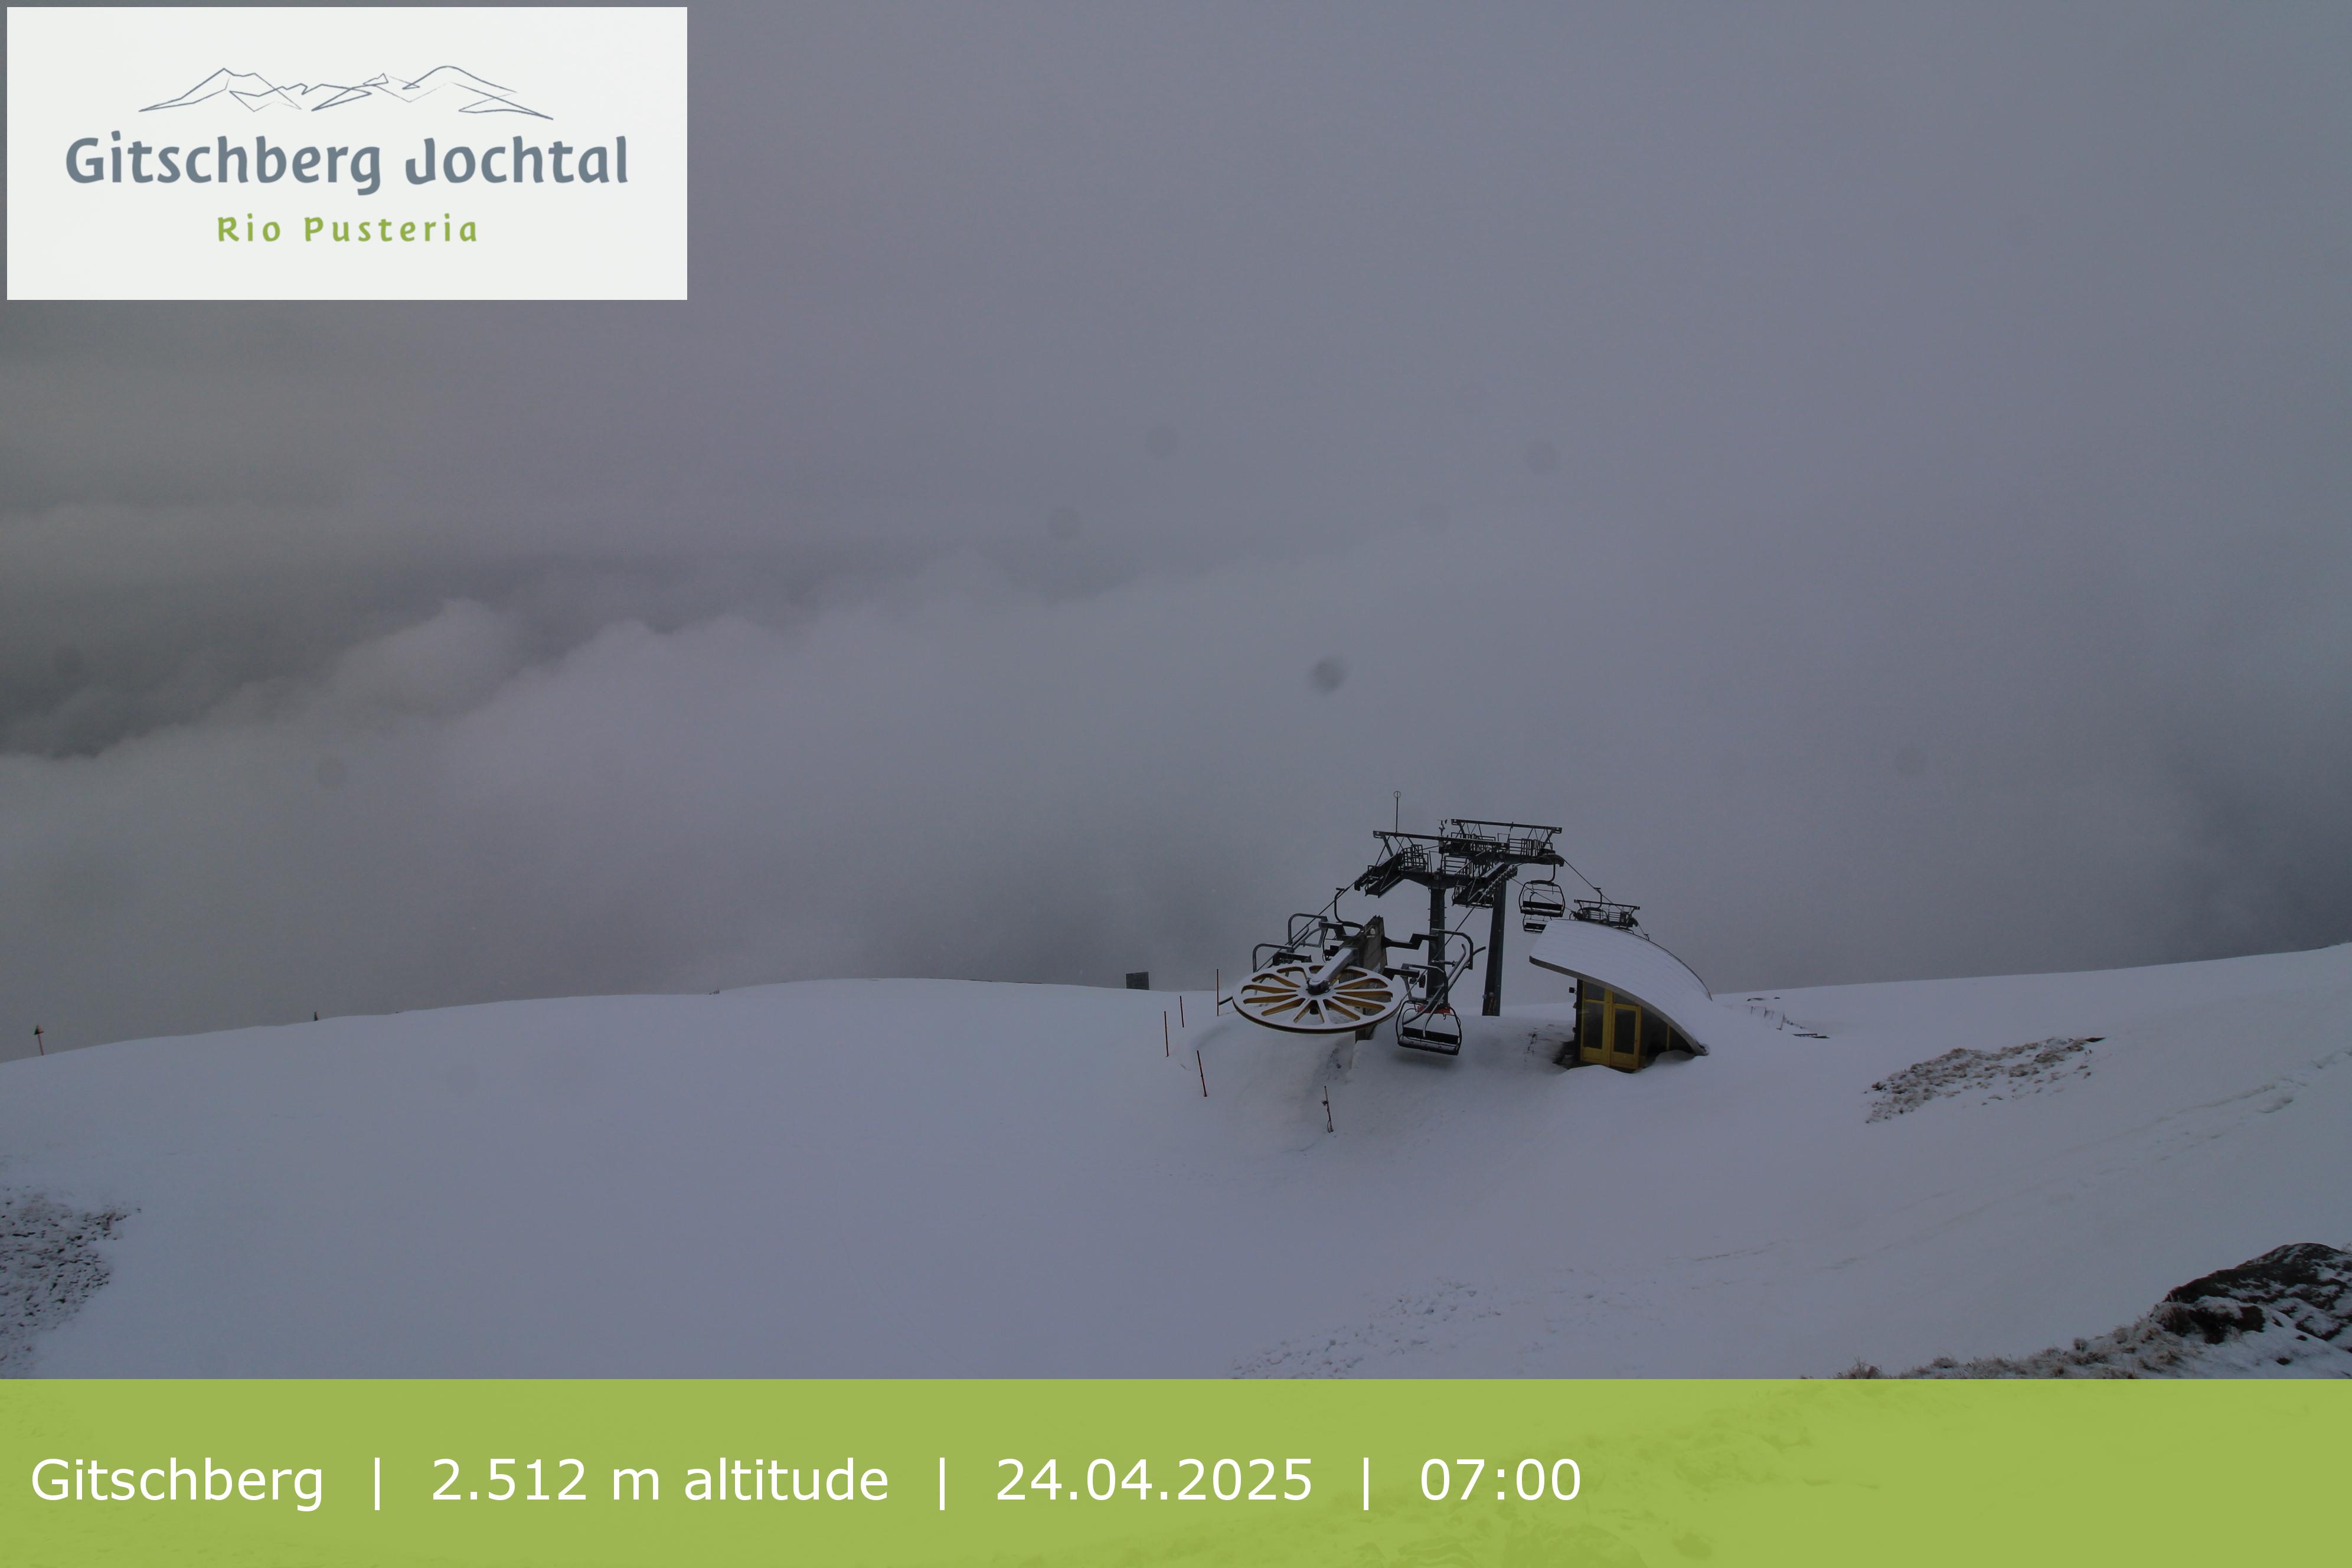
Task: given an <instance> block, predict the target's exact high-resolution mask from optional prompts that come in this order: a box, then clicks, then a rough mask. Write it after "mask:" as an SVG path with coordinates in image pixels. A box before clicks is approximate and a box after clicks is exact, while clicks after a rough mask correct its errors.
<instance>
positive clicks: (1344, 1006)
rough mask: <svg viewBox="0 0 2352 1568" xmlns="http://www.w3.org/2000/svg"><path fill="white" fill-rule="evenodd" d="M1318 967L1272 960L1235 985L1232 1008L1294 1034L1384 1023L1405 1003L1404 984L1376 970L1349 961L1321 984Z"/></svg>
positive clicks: (1350, 1030) (1346, 1030) (1339, 1031)
mask: <svg viewBox="0 0 2352 1568" xmlns="http://www.w3.org/2000/svg"><path fill="white" fill-rule="evenodd" d="M1316 973H1317V971H1316V968H1315V966H1313V965H1309V964H1306V963H1276V964H1272V965H1269V966H1268V967H1266V968H1265V969H1261V970H1259V971H1258V972H1257V973H1255V974H1253V975H1251V976H1250V977H1249V978H1248V979H1246V980H1244V981H1243V982H1242V983H1241V984H1240V985H1239V986H1237V987H1236V988H1235V989H1234V1011H1236V1012H1238V1013H1239V1014H1241V1016H1243V1017H1244V1018H1247V1019H1248V1020H1249V1021H1250V1022H1251V1023H1253V1024H1263V1025H1265V1026H1266V1027H1267V1028H1269V1029H1285V1030H1288V1031H1289V1032H1290V1033H1292V1034H1298V1035H1337V1034H1342V1033H1350V1034H1352V1033H1353V1032H1355V1031H1356V1030H1358V1029H1367V1028H1370V1027H1371V1026H1373V1025H1375V1024H1380V1023H1384V1022H1386V1021H1387V1020H1388V1018H1389V1016H1391V1014H1393V1013H1395V1012H1396V1010H1397V1009H1398V1008H1400V1007H1402V1005H1404V1000H1405V989H1404V986H1403V984H1402V983H1401V982H1399V981H1396V980H1393V979H1391V978H1390V977H1389V976H1388V975H1385V974H1382V973H1380V972H1379V971H1377V970H1371V969H1364V968H1360V967H1358V966H1355V965H1349V967H1347V968H1344V969H1342V970H1340V971H1339V973H1336V974H1334V975H1332V976H1331V978H1330V980H1329V982H1328V983H1327V984H1324V985H1323V986H1321V987H1320V988H1319V989H1318V987H1317V985H1316V984H1315V976H1316Z"/></svg>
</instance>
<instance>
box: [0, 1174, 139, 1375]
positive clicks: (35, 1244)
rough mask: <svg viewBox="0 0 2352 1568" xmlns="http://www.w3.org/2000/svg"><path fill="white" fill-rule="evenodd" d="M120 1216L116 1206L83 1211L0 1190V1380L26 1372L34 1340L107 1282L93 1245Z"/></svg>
mask: <svg viewBox="0 0 2352 1568" xmlns="http://www.w3.org/2000/svg"><path fill="white" fill-rule="evenodd" d="M122 1219H123V1215H122V1213H121V1211H120V1210H117V1209H106V1210H103V1211H101V1212H100V1213H97V1214H83V1213H80V1212H79V1211H77V1210H74V1209H69V1208H68V1207H66V1206H65V1205H63V1204H60V1203H58V1202H57V1201H56V1200H55V1199H53V1198H48V1197H45V1196H43V1195H42V1194H38V1193H0V1377H21V1376H23V1375H24V1374H25V1373H26V1372H28V1371H30V1370H31V1369H32V1362H33V1336H34V1335H36V1334H37V1333H39V1332H40V1331H42V1330H44V1329H49V1328H54V1327H56V1326H57V1325H58V1324H59V1323H62V1322H64V1321H66V1320H67V1319H68V1318H70V1317H72V1316H73V1315H74V1313H75V1312H76V1311H78V1310H79V1309H80V1307H81V1304H82V1302H84V1301H85V1300H89V1294H90V1292H91V1291H93V1290H95V1289H98V1288H99V1287H100V1286H101V1285H103V1284H105V1283H106V1279H107V1272H108V1270H107V1267H106V1258H104V1256H103V1255H102V1254H100V1251H99V1247H98V1244H99V1243H100V1242H101V1241H104V1240H106V1239H108V1238H110V1237H112V1236H113V1234H114V1227H115V1226H117V1225H120V1224H121V1222H122Z"/></svg>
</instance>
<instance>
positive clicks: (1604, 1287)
mask: <svg viewBox="0 0 2352 1568" xmlns="http://www.w3.org/2000/svg"><path fill="white" fill-rule="evenodd" d="M1186 1006H1187V1010H1188V1013H1189V1016H1190V1017H1191V1019H1192V1028H1190V1029H1189V1030H1185V1029H1179V1030H1176V1031H1175V1035H1174V1040H1175V1045H1174V1052H1173V1055H1172V1056H1163V1054H1162V1052H1161V1049H1160V1047H1161V1039H1160V1010H1161V1009H1162V1007H1166V1008H1168V1009H1169V1010H1170V1011H1171V1013H1172V1012H1173V1011H1174V1010H1175V998H1173V997H1172V996H1170V995H1166V994H1147V993H1138V992H1127V991H1108V990H1104V991H1095V990H1082V989H1076V988H1061V987H1042V986H1017V985H993V984H959V983H947V982H837V983H821V984H793V985H779V986H772V987H765V988H761V989H754V990H746V991H736V992H730V993H727V994H723V995H709V996H658V997H642V996H640V997H600V998H589V999H581V1000H571V1001H555V1002H531V1003H513V1004H503V1005H492V1006H479V1007H464V1008H453V1009H450V1010H447V1011H442V1012H430V1013H412V1014H407V1015H404V1016H391V1017H373V1018H341V1019H331V1020H329V1021H327V1022H324V1023H316V1024H313V1023H302V1024H297V1025H292V1026H285V1027H277V1028H262V1029H247V1030H239V1031H235V1032H231V1033H226V1034H217V1035H209V1036H203V1037H192V1038H185V1039H173V1040H156V1041H145V1042H139V1043H126V1044H121V1045H112V1046H106V1047H97V1048H94V1049H89V1050H83V1051H77V1052H72V1053H69V1054H66V1055H61V1056H57V1057H51V1058H46V1059H43V1058H36V1059H32V1060H20V1061H16V1062H11V1063H8V1064H6V1065H5V1066H0V1191H5V1192H7V1193H14V1194H18V1195H19V1198H20V1200H21V1199H22V1198H23V1196H24V1195H25V1194H44V1195H45V1196H46V1198H47V1200H48V1201H53V1202H56V1203H59V1204H64V1205H69V1206H71V1207H73V1208H75V1209H78V1210H80V1211H86V1212H96V1211H121V1212H123V1213H124V1214H126V1215H128V1217H127V1218H125V1219H124V1220H123V1221H122V1222H121V1224H120V1225H119V1226H115V1227H114V1231H113V1236H112V1238H111V1239H109V1240H107V1241H105V1242H103V1243H102V1244H101V1245H102V1246H103V1247H104V1251H105V1257H106V1259H107V1261H108V1263H109V1264H110V1270H111V1277H110V1280H109V1281H108V1282H107V1283H106V1284H105V1285H104V1286H103V1287H102V1288H100V1289H98V1290H96V1292H95V1293H94V1294H92V1295H91V1296H90V1297H89V1300H87V1301H86V1302H85V1303H84V1304H83V1305H82V1306H81V1308H80V1310H79V1312H78V1314H76V1315H75V1316H74V1317H72V1318H71V1319H70V1321H66V1322H64V1323H62V1324H61V1325H58V1326H56V1327H52V1328H48V1329H47V1330H46V1331H44V1332H42V1333H41V1334H40V1335H39V1336H38V1338H37V1340H36V1341H35V1342H34V1343H33V1353H32V1356H31V1358H30V1359H31V1363H32V1369H33V1370H35V1371H36V1372H38V1373H48V1374H58V1375H77V1374H79V1375H88V1374H110V1375H111V1374H140V1375H187V1374H194V1375H206V1374H232V1373H233V1374H265V1375H267V1374H389V1375H410V1374H454V1375H482V1374H509V1375H541V1374H645V1375H683V1374H719V1375H741V1374H793V1375H805V1374H859V1375H871V1374H905V1375H913V1374H930V1373H950V1374H982V1373H986V1374H1063V1373H1067V1374H1078V1373H1136V1374H1143V1373H1150V1374H1211V1375H1215V1374H1224V1373H1234V1372H1244V1373H1266V1374H1275V1375H1286V1374H1296V1373H1353V1374H1377V1373H1411V1374H1448V1375H1453V1374H1522V1373H1536V1374H1564V1375H1597V1374H1633V1375H1645V1374H1696V1373H1735V1374H1748V1373H1823V1374H1826V1373H1836V1372H1839V1371H1841V1370H1843V1369H1844V1368H1846V1367H1848V1366H1851V1365H1852V1364H1853V1363H1855V1362H1856V1361H1857V1359H1860V1360H1863V1361H1867V1362H1871V1363H1877V1364H1879V1365H1893V1366H1909V1365H1915V1364H1917V1363H1924V1362H1927V1361H1929V1360H1931V1359H1932V1358H1934V1357H1937V1356H1957V1357H1961V1358H1967V1357H1971V1356H1984V1355H1996V1354H2004V1353H2006V1354H2019V1353H2025V1352H2032V1351H2034V1350H2036V1349H2037V1348H2039V1347H2042V1346H2044V1345H2049V1344H2053V1343H2064V1342H2068V1341H2070V1340H2072V1339H2074V1337H2077V1336H2080V1335H2084V1334H2088V1333H2096V1332H2099V1331H2104V1330H2105V1329H2107V1328H2109V1327H2111V1326H2113V1325H2114V1324H2116V1323H2118V1322H2122V1321H2126V1320H2129V1319H2132V1318H2134V1317H2135V1316H2137V1314H2138V1313H2140V1312H2141V1311H2142V1310H2145V1309H2146V1307H2147V1303H2148V1302H2149V1301H2151V1300H2156V1299H2158V1297H2160V1296H2162V1295H2163V1294H2164V1292H2165V1291H2166V1290H2167V1289H2170V1288H2171V1287H2173V1286H2175V1285H2177V1284H2179V1282H2180V1281H2182V1280H2184V1279H2191V1278H2193V1277H2195V1276H2198V1275H2200V1274H2204V1273H2206V1272H2208V1271H2210V1270H2212V1269H2215V1268H2221V1267H2224V1266H2227V1265H2231V1264H2234V1263H2237V1262H2239V1261H2241V1260H2242V1259H2245V1258H2252V1257H2254V1256H2255V1255H2257V1254H2259V1253H2262V1252H2264V1251H2266V1250H2267V1249H2269V1248H2271V1247H2276V1246H2279V1245H2281V1244H2283V1243H2286V1242H2294V1241H2324V1242H2328V1243H2331V1244H2334V1245H2338V1246H2340V1245H2343V1244H2344V1243H2345V1241H2346V1240H2347V1237H2352V1185H2347V1182H2346V1180H2345V1165H2344V1160H2345V1152H2346V1150H2347V1148H2352V1066H2347V1061H2352V947H2338V948H2331V949H2328V950H2326V951H2323V952H2308V953H2295V954H2285V955H2279V956H2273V957H2262V958H2247V959H2234V960H2230V961H2226V962H2221V963H2200V964H2184V965H2177V966H2170V967H2166V968H2158V969H2143V970H2131V971H2119V972H2115V973H2090V974H2059V975H2037V976H2024V977H2014V978H2005V979H1985V980H1965V981H1938V982H1928V983H1918V984H1886V985H1860V986H1845V987H1837V988H1831V989H1822V990H1816V991H1811V992H1790V993H1787V994H1780V995H1776V996H1774V997H1773V998H1772V999H1771V1001H1770V1003H1769V1006H1770V1007H1771V1009H1772V1010H1773V1012H1772V1016H1773V1017H1774V1019H1775V1020H1776V1021H1777V1020H1778V1019H1779V1018H1780V1017H1781V1016H1786V1017H1787V1018H1788V1019H1789V1020H1790V1024H1789V1026H1788V1027H1787V1028H1786V1029H1785V1030H1782V1029H1776V1028H1771V1027H1767V1026H1764V1025H1763V1024H1761V1023H1760V1022H1759V1023H1757V1024H1756V1025H1755V1026H1753V1027H1751V1028H1748V1029H1746V1030H1744V1031H1742V1032H1743V1035H1744V1036H1745V1037H1746V1038H1745V1039H1744V1041H1743V1043H1740V1044H1738V1045H1735V1046H1727V1047H1722V1048H1719V1049H1717V1051H1716V1053H1715V1054H1714V1055H1712V1056H1709V1057H1706V1058H1698V1059H1696V1060H1690V1059H1682V1058H1668V1059H1666V1060H1664V1061H1663V1062H1661V1063H1660V1064H1659V1065H1658V1066H1656V1067H1654V1068H1652V1069H1651V1070H1649V1071H1647V1072H1643V1073H1641V1074H1638V1075H1631V1076H1629V1075H1623V1074H1619V1073H1615V1072H1612V1071H1609V1070H1606V1069H1604V1068H1580V1069H1577V1070H1574V1071H1562V1070H1561V1069H1559V1068H1558V1067H1556V1066H1555V1065H1554V1064H1553V1062H1552V1060H1551V1057H1552V1054H1553V1050H1554V1047H1555V1042H1556V1041H1557V1039H1558V1037H1559V1025H1558V1020H1559V1017H1560V1016H1561V1015H1560V1014H1559V1012H1558V1011H1556V1010H1554V1011H1545V1010H1530V1011H1529V1012H1528V1013H1526V1014H1523V1015H1519V1016H1507V1017H1505V1018H1502V1019H1497V1020H1485V1021H1475V1020H1474V1021H1473V1029H1474V1032H1473V1034H1472V1037H1471V1040H1470V1044H1469V1046H1468V1047H1467V1048H1466V1049H1465V1053H1464V1055H1463V1057H1462V1058H1460V1059H1459V1060H1455V1061H1447V1060H1443V1059H1437V1058H1428V1057H1422V1056H1414V1055H1410V1054H1407V1053H1402V1052H1400V1051H1398V1050H1396V1049H1395V1048H1394V1047H1392V1046H1391V1044H1389V1042H1388V1041H1387V1040H1386V1038H1382V1039H1381V1040H1379V1041H1375V1042H1370V1043H1367V1044H1364V1045H1361V1046H1345V1045H1343V1046H1342V1047H1340V1048H1339V1050H1338V1051H1337V1052H1334V1051H1333V1050H1331V1049H1330V1048H1329V1047H1328V1045H1325V1044H1318V1043H1317V1042H1315V1041H1312V1040H1308V1039H1303V1038H1300V1037H1289V1036H1279V1035H1274V1034H1269V1033H1265V1032H1263V1031H1260V1030H1257V1029H1255V1028H1254V1027H1251V1026H1245V1025H1240V1024H1235V1023H1232V1022H1230V1021H1228V1022H1225V1023H1221V1024H1213V1023H1210V1022H1209V1021H1207V1020H1206V1019H1204V1017H1203V1016H1202V1015H1203V1014H1204V1013H1205V1012H1206V1011H1207V1005H1206V1002H1205V999H1204V998H1203V997H1202V996H1201V995H1199V994H1193V995H1192V997H1190V998H1189V999H1188V1001H1187V1003H1186ZM1799 1027H1803V1028H1807V1029H1811V1030H1817V1031H1819V1032H1821V1033H1823V1034H1825V1035H1826V1036H1827V1038H1826V1039H1810V1038H1802V1037H1799V1036H1798V1034H1797V1030H1798V1028H1799ZM2093 1036H2097V1037H2101V1038H2100V1039H2098V1040H2097V1042H2096V1043H2095V1044H2093V1045H2091V1046H2090V1047H2088V1049H2087V1051H2086V1052H2084V1053H2083V1054H2082V1055H2081V1056H2080V1057H2078V1058H2071V1059H2070V1064H2069V1066H2070V1075H2069V1076H2066V1077H2063V1078H2062V1079H2056V1080H2053V1081H2051V1082H2048V1083H2037V1084H2036V1085H2035V1086H2034V1087H2035V1088H2036V1089H2037V1090H2038V1092H2034V1093H2031V1094H2026V1095H2023V1096H2021V1097H2008V1096H2004V1097H2002V1098H1992V1097H1993V1096H1996V1095H2000V1094H2001V1090H2000V1088H1999V1087H1998V1086H1993V1087H1988V1088H1985V1089H1982V1090H1980V1091H1970V1092H1963V1093H1957V1094H1950V1095H1945V1096H1940V1097H1938V1098H1935V1099H1933V1100H1929V1101H1927V1102H1926V1103H1923V1104H1920V1105H1918V1106H1917V1107H1916V1108H1915V1109H1913V1110H1909V1111H1908V1112H1907V1113H1906V1114H1904V1115H1901V1116H1895V1117H1888V1118H1883V1119H1882V1120H1880V1121H1869V1120H1868V1117H1869V1114H1870V1111H1871V1109H1872V1106H1873V1104H1874V1097H1873V1095H1872V1093H1871V1085H1872V1084H1873V1083H1874V1082H1878V1081H1881V1080H1884V1079H1886V1078H1887V1077H1888V1076H1889V1075H1890V1074H1893V1073H1896V1072H1899V1071H1900V1070H1901V1069H1902V1068H1906V1067H1908V1066H1911V1065H1913V1064H1916V1063H1918V1062H1922V1061H1925V1060H1927V1059H1928V1058H1934V1057H1937V1056H1939V1055H1941V1054H1942V1053H1944V1052H1946V1051H1948V1050H1952V1049H1954V1048H1958V1047H1967V1048H1970V1049H1979V1050H1989V1051H1990V1050H2000V1049H2004V1048H2006V1047H2011V1046H2016V1045H2021V1044H2024V1043H2026V1042H2030V1041H2042V1040H2048V1039H2053V1038H2060V1037H2063V1038H2067V1039H2080V1038H2086V1037H2093ZM1195 1047H1198V1048H1199V1050H1200V1052H1201V1056H1202V1063H1203V1065H1204V1066H1205V1069H1206V1076H1207V1080H1208V1089H1209V1094H1208V1097H1207V1098H1206V1099H1205V1100H1204V1099H1203V1098H1202V1093H1201V1086H1200V1078H1199V1075H1198V1072H1197V1070H1196V1068H1195V1064H1194V1061H1193V1058H1192V1052H1193V1050H1194V1048H1195ZM1350 1054H1352V1057H1353V1060H1352V1064H1349V1062H1348V1058H1349V1055H1350ZM2077 1062H2079V1063H2081V1064H2082V1065H2086V1066H2087V1067H2088V1068H2089V1070H2088V1072H2087V1073H2084V1074H2079V1075H2076V1074H2073V1073H2072V1072H2071V1068H2072V1067H2073V1065H2074V1064H2075V1063H2077ZM1327 1088H1328V1090H1329V1095H1330V1104H1331V1114H1332V1116H1333V1118H1334V1119H1335V1121H1336V1124H1337V1128H1338V1131H1336V1132H1332V1133H1327V1132H1326V1131H1325V1130H1324V1127H1325V1120H1324V1119H1325V1111H1324V1106H1323V1094H1324V1091H1325V1089H1327Z"/></svg>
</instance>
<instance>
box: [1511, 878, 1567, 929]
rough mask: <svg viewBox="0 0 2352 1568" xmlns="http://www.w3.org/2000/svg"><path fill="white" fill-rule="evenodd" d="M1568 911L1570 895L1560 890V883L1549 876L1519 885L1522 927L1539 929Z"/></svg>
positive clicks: (1520, 923)
mask: <svg viewBox="0 0 2352 1568" xmlns="http://www.w3.org/2000/svg"><path fill="white" fill-rule="evenodd" d="M1566 913H1568V895H1567V894H1566V893H1563V892H1561V891H1560V888H1559V882H1558V881H1556V880H1555V879H1552V878H1549V877H1539V878H1538V879H1536V880H1534V881H1532V882H1526V883H1522V884H1521V885H1520V887H1519V925H1520V927H1521V929H1523V930H1526V931H1541V930H1543V929H1544V927H1546V926H1547V925H1549V924H1550V923H1551V922H1552V921H1556V920H1558V919H1559V918H1560V916H1562V915H1564V914H1566Z"/></svg>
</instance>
